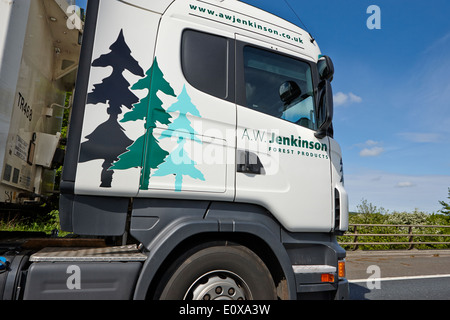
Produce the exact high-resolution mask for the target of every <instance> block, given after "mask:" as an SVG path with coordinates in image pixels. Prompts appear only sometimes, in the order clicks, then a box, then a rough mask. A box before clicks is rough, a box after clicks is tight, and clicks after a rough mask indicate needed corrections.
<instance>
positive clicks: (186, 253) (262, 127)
mask: <svg viewBox="0 0 450 320" xmlns="http://www.w3.org/2000/svg"><path fill="white" fill-rule="evenodd" d="M333 74H334V67H333V64H332V62H331V59H330V58H329V57H327V56H322V55H321V52H320V50H319V47H318V45H317V43H316V41H314V40H313V39H311V37H310V35H309V34H308V33H307V32H305V31H304V30H302V29H301V28H299V27H297V26H295V25H294V24H291V23H289V22H287V21H285V20H283V19H281V18H279V17H276V16H274V15H272V14H270V13H268V12H265V11H263V10H260V9H258V8H255V7H252V6H250V5H248V4H245V3H243V2H241V1H236V0H222V1H218V0H201V1H200V0H189V1H188V0H158V1H145V0H123V1H116V0H114V1H113V0H89V2H88V7H87V18H86V24H85V30H84V35H83V45H82V49H81V55H80V63H79V68H78V76H77V83H76V87H75V88H76V91H75V97H74V104H73V111H72V117H71V123H70V131H69V136H68V143H67V149H66V156H65V163H64V170H63V176H62V181H61V184H60V185H61V197H60V219H61V227H62V229H63V230H65V231H69V232H73V233H74V234H76V235H81V236H95V237H108V238H109V239H110V238H111V237H116V238H117V237H119V238H120V239H122V241H123V244H125V243H130V242H131V243H134V244H136V245H137V246H138V248H139V249H138V251H139V253H138V254H137V255H136V252H134V254H133V255H128V254H126V252H125V254H123V255H121V254H120V252H121V250H122V251H127V250H126V249H114V250H113V249H111V250H112V251H113V252H116V253H118V255H114V257H113V258H111V252H112V251H111V250H109V251H108V250H107V251H108V252H107V254H106V255H105V256H102V252H105V250H104V249H102V248H99V249H97V251H95V250H94V252H95V254H92V253H91V254H88V255H87V256H83V257H81V258H80V257H79V256H78V255H77V254H75V253H73V252H70V249H64V250H66V251H67V250H69V252H66V251H64V250H63V251H64V252H63V253H61V249H58V250H55V249H52V248H44V249H43V251H39V252H36V253H34V254H33V255H32V256H31V258H30V261H32V265H31V267H30V268H29V271H28V273H27V280H26V281H27V283H28V285H27V286H26V287H25V292H24V299H34V298H48V299H51V298H55V297H58V299H62V298H67V299H71V298H77V297H80V296H82V294H83V293H87V292H84V290H83V288H84V287H85V286H83V285H82V286H81V290H68V289H67V288H65V287H64V286H65V284H66V280H67V279H66V278H67V270H68V269H67V268H68V267H70V266H73V265H74V263H76V262H77V261H79V264H77V265H78V266H79V267H80V268H81V274H82V275H88V276H86V277H87V278H88V279H87V280H86V281H88V283H89V285H88V286H86V287H89V292H88V293H87V294H89V297H90V298H91V299H95V298H100V299H106V298H107V297H112V298H117V297H120V298H132V299H186V300H191V299H192V300H210V299H236V300H240V299H257V300H258V299H261V300H267V299H277V298H278V299H304V298H317V297H320V298H332V299H344V298H346V297H347V296H348V282H347V280H346V279H345V272H344V271H345V262H344V258H345V250H343V249H342V248H341V247H340V246H339V245H338V243H337V242H336V235H339V234H342V233H343V232H344V231H345V230H346V229H347V227H348V205H347V193H346V191H345V189H344V185H343V169H342V156H341V150H340V147H339V145H338V143H337V142H336V141H335V140H334V139H333V127H332V116H333V101H332V90H331V85H330V82H331V80H332V78H333ZM91 252H92V250H91ZM79 259H81V260H79ZM108 262H114V263H111V264H108V265H107V267H106V265H105V263H108ZM119 262H126V263H119ZM106 270H108V271H106ZM116 277H117V278H120V280H118V281H119V285H114V286H111V287H112V289H110V290H106V291H105V290H104V287H105V286H106V284H108V283H113V282H114V281H116V280H117V279H116ZM58 281H59V282H61V283H59V282H58ZM50 282H51V283H52V286H51V288H50V287H49V286H46V284H49V283H50ZM55 283H57V284H58V285H55ZM122 284H123V287H121V285H122ZM43 288H46V289H43ZM97 289H98V290H97Z"/></svg>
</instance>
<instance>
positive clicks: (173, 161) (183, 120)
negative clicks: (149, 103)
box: [153, 86, 205, 192]
mask: <svg viewBox="0 0 450 320" xmlns="http://www.w3.org/2000/svg"><path fill="white" fill-rule="evenodd" d="M167 111H168V112H179V116H178V118H176V119H175V120H174V121H173V122H172V123H171V124H170V125H169V127H168V129H167V130H165V131H164V132H163V133H162V134H161V138H160V140H161V139H165V138H170V137H175V138H177V143H178V145H177V147H176V149H175V150H174V151H172V152H171V153H170V155H169V156H168V157H167V159H166V160H165V161H164V163H162V164H161V165H160V166H159V167H158V170H157V171H156V172H155V173H154V174H153V176H159V177H162V176H168V175H174V176H175V191H177V192H181V189H182V185H183V176H189V177H191V178H193V179H198V180H201V181H205V177H204V176H203V173H202V172H201V171H200V170H198V169H197V168H196V167H195V166H196V165H197V163H196V162H195V161H193V160H192V159H191V158H190V157H189V154H188V152H187V151H186V150H185V149H184V147H185V144H186V142H187V139H190V140H192V141H195V142H197V143H202V142H201V140H200V139H198V138H197V137H196V135H197V132H196V131H195V130H194V128H192V126H191V122H190V121H189V119H188V118H187V114H188V113H190V114H191V115H193V116H196V117H201V116H200V113H199V111H198V109H197V108H196V106H195V105H194V104H193V103H192V102H191V98H190V97H189V95H188V93H187V91H186V86H184V87H183V90H182V92H181V93H180V95H179V96H178V101H177V102H175V103H174V104H173V105H171V106H170V107H169V108H168V109H167Z"/></svg>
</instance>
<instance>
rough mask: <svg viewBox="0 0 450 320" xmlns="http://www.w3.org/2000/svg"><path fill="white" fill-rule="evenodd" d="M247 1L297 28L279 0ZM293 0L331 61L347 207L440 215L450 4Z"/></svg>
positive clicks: (446, 174)
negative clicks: (376, 22) (370, 23)
mask: <svg viewBox="0 0 450 320" xmlns="http://www.w3.org/2000/svg"><path fill="white" fill-rule="evenodd" d="M85 2H86V0H77V5H79V6H85ZM244 2H247V3H249V4H252V5H255V6H259V7H262V8H263V9H265V10H267V11H269V12H272V13H275V14H277V15H280V16H282V17H283V18H285V19H286V20H289V21H291V22H294V23H295V24H298V25H300V23H299V21H298V19H297V17H296V16H295V14H294V13H293V12H292V11H291V10H290V9H289V7H288V6H287V5H286V4H285V2H284V1H283V0H280V1H273V0H245V1H244ZM288 2H289V4H290V5H291V7H293V9H294V10H295V11H296V13H297V15H298V16H299V17H300V18H301V19H302V21H303V23H304V24H305V25H306V26H307V28H308V31H309V32H310V33H311V34H312V35H313V36H314V37H315V38H316V40H317V43H318V44H319V46H320V48H321V50H322V53H323V54H326V55H329V56H330V57H331V58H332V59H333V62H334V65H335V71H336V74H335V77H334V81H333V83H332V84H333V90H334V97H335V99H334V103H335V120H334V128H335V138H336V140H337V141H338V142H339V143H340V145H341V147H342V151H343V156H344V170H345V186H346V188H347V190H348V192H349V199H350V210H356V205H357V204H359V203H361V200H362V199H367V200H368V201H369V202H371V203H373V204H374V205H376V206H378V207H384V208H385V209H387V210H389V211H390V212H393V211H394V210H396V211H410V212H411V211H413V210H414V209H416V208H417V209H418V210H422V211H426V212H429V213H431V212H437V211H438V210H439V209H441V206H440V205H439V203H438V201H439V200H447V196H448V191H447V188H448V187H450V138H449V137H450V18H449V15H450V1H448V0H431V1H425V0H420V1H419V0H370V1H368V0H322V1H304V0H288ZM370 5H377V6H378V7H379V8H380V10H381V29H379V30H377V29H374V30H369V29H368V28H367V24H366V22H367V20H368V19H369V17H370V16H371V14H368V13H367V9H368V7H369V6H370ZM300 26H301V25H300Z"/></svg>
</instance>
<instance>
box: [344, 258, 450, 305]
mask: <svg viewBox="0 0 450 320" xmlns="http://www.w3.org/2000/svg"><path fill="white" fill-rule="evenodd" d="M346 261H347V262H346V270H347V278H348V280H349V282H350V299H352V300H450V250H423V251H421V250H411V251H380V252H373V251H355V252H348V253H347V259H346Z"/></svg>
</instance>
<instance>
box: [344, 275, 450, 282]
mask: <svg viewBox="0 0 450 320" xmlns="http://www.w3.org/2000/svg"><path fill="white" fill-rule="evenodd" d="M433 278H450V274H432V275H426V276H405V277H386V278H368V279H356V280H348V282H349V283H361V282H375V281H396V280H415V279H433Z"/></svg>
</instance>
